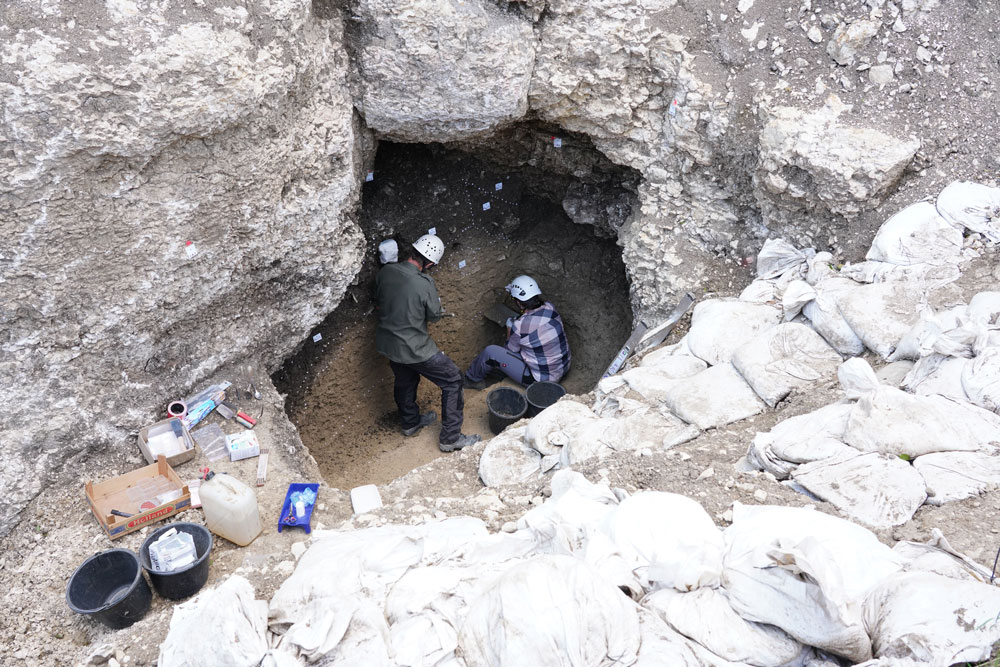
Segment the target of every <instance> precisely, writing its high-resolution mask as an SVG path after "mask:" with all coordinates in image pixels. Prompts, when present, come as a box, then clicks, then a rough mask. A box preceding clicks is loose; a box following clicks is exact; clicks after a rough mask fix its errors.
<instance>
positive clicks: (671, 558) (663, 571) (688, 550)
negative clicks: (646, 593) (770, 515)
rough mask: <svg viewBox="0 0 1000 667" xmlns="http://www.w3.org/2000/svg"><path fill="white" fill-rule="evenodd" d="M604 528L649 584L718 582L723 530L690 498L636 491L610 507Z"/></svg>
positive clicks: (686, 585)
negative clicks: (611, 508)
mask: <svg viewBox="0 0 1000 667" xmlns="http://www.w3.org/2000/svg"><path fill="white" fill-rule="evenodd" d="M601 530H602V531H603V532H604V533H605V534H606V535H607V536H608V538H609V539H610V540H611V541H612V542H613V543H614V544H615V545H617V547H618V549H619V551H620V553H621V554H622V556H624V557H625V559H626V561H627V562H629V563H630V564H631V565H632V569H633V570H634V571H635V572H636V574H637V575H638V576H639V579H640V581H645V582H648V583H649V586H648V587H656V588H669V587H673V588H676V589H677V590H680V591H690V590H694V589H696V588H700V587H702V586H709V587H714V586H718V585H719V575H720V572H721V571H722V547H723V544H722V532H721V531H719V529H718V528H717V527H716V525H715V522H714V521H712V518H711V517H710V516H709V515H708V513H707V512H705V510H704V509H702V507H701V505H699V504H698V503H697V502H695V501H694V500H691V499H690V498H687V497H685V496H681V495H678V494H675V493H666V492H662V491H647V492H644V493H637V494H636V495H634V496H631V497H629V498H626V499H624V500H623V501H622V502H621V503H620V504H619V505H618V507H617V508H615V509H614V510H612V511H611V512H610V513H608V515H607V516H606V517H605V519H604V522H603V523H602V526H601ZM648 587H647V588H648Z"/></svg>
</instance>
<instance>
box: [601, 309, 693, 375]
mask: <svg viewBox="0 0 1000 667" xmlns="http://www.w3.org/2000/svg"><path fill="white" fill-rule="evenodd" d="M693 303H694V295H692V294H691V293H690V292H688V293H687V294H685V295H684V297H683V298H682V299H681V300H680V302H678V304H677V306H675V307H674V310H673V312H671V313H670V317H668V318H667V319H666V320H665V321H664V322H662V323H661V324H658V325H657V326H655V327H653V328H652V329H650V328H649V326H647V325H646V323H645V322H642V321H640V322H639V324H637V325H636V327H635V329H634V330H633V331H632V335H631V336H629V337H628V340H627V341H625V344H624V345H623V346H622V349H620V350H618V354H616V355H615V358H614V361H612V362H611V365H610V366H608V370H606V371H604V375H602V376H601V379H602V380H603V379H604V378H606V377H610V376H612V375H614V374H615V373H617V372H618V371H619V370H621V367H622V365H624V364H625V360H626V359H628V358H629V357H630V356H631V355H633V354H634V353H636V352H638V351H640V350H648V349H649V348H652V347H656V346H657V345H659V344H660V343H662V342H663V341H664V340H666V339H667V336H669V335H670V332H671V331H673V330H674V327H675V326H677V323H678V322H680V321H681V318H682V317H684V314H685V313H686V312H687V311H688V309H689V308H690V307H691V304H693Z"/></svg>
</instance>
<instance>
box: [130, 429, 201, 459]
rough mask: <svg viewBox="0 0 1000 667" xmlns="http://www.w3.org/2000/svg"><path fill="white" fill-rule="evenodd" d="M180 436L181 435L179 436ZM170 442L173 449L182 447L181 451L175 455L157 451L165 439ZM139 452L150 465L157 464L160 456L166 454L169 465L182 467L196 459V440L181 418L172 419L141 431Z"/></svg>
mask: <svg viewBox="0 0 1000 667" xmlns="http://www.w3.org/2000/svg"><path fill="white" fill-rule="evenodd" d="M178 434H179V435H178ZM164 438H165V439H166V440H168V441H169V442H170V445H171V446H173V447H180V449H181V451H179V452H177V453H175V454H167V453H166V452H164V451H159V450H157V449H156V445H157V443H159V442H163V439H164ZM139 450H140V451H141V452H142V455H143V456H145V457H146V461H147V462H148V463H156V457H157V455H158V454H165V455H166V457H167V463H169V464H170V465H172V466H176V465H180V464H181V463H185V462H187V461H190V460H191V459H193V458H194V438H192V437H191V433H190V432H188V429H187V426H185V425H184V421H183V420H182V419H181V418H180V417H171V418H169V419H164V420H163V421H160V422H156V423H155V424H150V425H149V426H146V427H144V428H142V429H141V430H140V431H139Z"/></svg>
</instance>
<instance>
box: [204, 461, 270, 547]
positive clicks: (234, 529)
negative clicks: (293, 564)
mask: <svg viewBox="0 0 1000 667" xmlns="http://www.w3.org/2000/svg"><path fill="white" fill-rule="evenodd" d="M199 494H200V496H201V508H202V509H203V510H204V511H205V526H206V527H207V528H208V529H209V530H210V531H212V532H213V533H215V534H216V535H218V536H220V537H224V538H226V539H227V540H229V541H230V542H234V543H235V544H238V545H240V546H241V547H245V546H246V545H248V544H250V543H251V542H253V541H254V538H255V537H257V536H258V535H260V532H261V530H263V528H262V526H261V523H260V510H259V509H258V507H257V496H256V494H255V493H254V492H253V490H252V489H251V488H250V487H249V486H247V485H246V484H244V483H243V482H241V481H240V480H238V479H236V478H235V477H231V476H229V475H216V474H215V473H213V472H209V473H208V474H207V475H206V477H205V481H204V482H202V484H201V487H200V489H199Z"/></svg>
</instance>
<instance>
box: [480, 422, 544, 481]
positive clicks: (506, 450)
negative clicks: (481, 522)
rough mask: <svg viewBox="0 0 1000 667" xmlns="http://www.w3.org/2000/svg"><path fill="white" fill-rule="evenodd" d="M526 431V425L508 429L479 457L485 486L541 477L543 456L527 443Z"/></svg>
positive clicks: (489, 443) (489, 444)
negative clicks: (540, 466) (540, 467)
mask: <svg viewBox="0 0 1000 667" xmlns="http://www.w3.org/2000/svg"><path fill="white" fill-rule="evenodd" d="M525 430H526V427H523V426H522V427H518V428H513V429H511V428H507V429H504V430H503V432H502V433H500V435H498V436H496V437H495V438H493V439H492V440H490V441H489V442H487V443H486V447H484V448H483V453H482V454H481V455H480V457H479V479H481V480H483V484H485V485H486V486H500V485H502V484H517V483H518V482H523V481H525V480H527V479H531V478H532V477H535V476H536V475H538V473H539V463H540V462H541V459H542V455H541V454H539V453H538V451H536V450H535V449H534V448H532V447H529V446H528V445H526V444H525V443H524V432H525Z"/></svg>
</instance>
